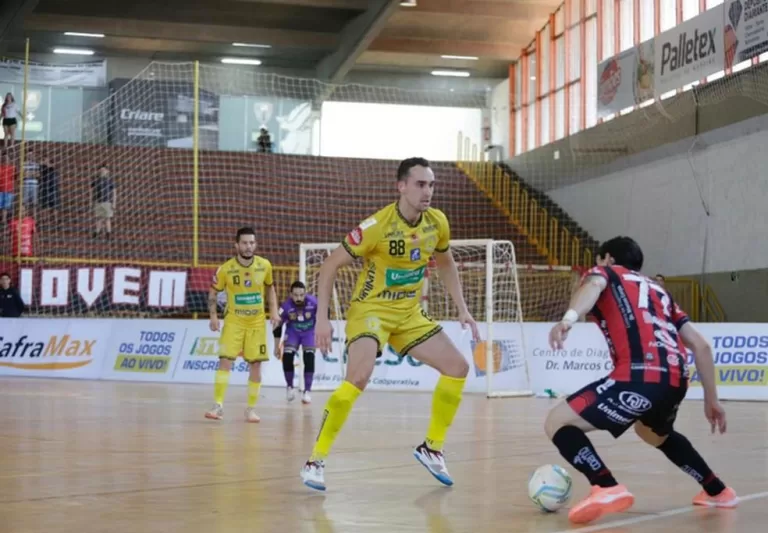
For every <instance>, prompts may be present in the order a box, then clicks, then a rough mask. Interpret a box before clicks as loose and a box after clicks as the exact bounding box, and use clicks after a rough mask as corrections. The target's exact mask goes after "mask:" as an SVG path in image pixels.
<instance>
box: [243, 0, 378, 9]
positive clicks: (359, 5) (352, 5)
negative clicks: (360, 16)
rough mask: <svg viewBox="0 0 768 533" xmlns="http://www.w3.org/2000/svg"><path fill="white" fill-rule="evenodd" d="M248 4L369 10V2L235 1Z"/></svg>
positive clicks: (328, 0)
mask: <svg viewBox="0 0 768 533" xmlns="http://www.w3.org/2000/svg"><path fill="white" fill-rule="evenodd" d="M234 1H235V2H243V3H247V4H255V3H259V4H277V5H281V6H302V7H321V8H328V9H357V10H360V11H363V10H365V9H367V8H368V4H369V2H368V0H234Z"/></svg>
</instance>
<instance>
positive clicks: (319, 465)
mask: <svg viewBox="0 0 768 533" xmlns="http://www.w3.org/2000/svg"><path fill="white" fill-rule="evenodd" d="M324 471H325V461H307V462H306V464H305V465H304V467H303V468H302V469H301V480H302V481H303V482H304V484H305V485H306V486H307V487H309V488H310V489H315V490H325V474H324Z"/></svg>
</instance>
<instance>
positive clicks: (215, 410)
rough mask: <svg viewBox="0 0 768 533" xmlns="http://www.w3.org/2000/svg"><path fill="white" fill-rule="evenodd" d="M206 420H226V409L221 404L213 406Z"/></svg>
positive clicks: (206, 414)
mask: <svg viewBox="0 0 768 533" xmlns="http://www.w3.org/2000/svg"><path fill="white" fill-rule="evenodd" d="M205 418H208V419H210V420H221V419H222V418H224V407H223V406H222V405H221V404H220V403H215V404H213V407H211V410H210V411H207V412H206V413H205Z"/></svg>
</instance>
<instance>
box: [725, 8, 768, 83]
mask: <svg viewBox="0 0 768 533" xmlns="http://www.w3.org/2000/svg"><path fill="white" fill-rule="evenodd" d="M723 13H724V15H725V21H724V24H723V25H724V27H725V33H724V39H725V68H732V67H733V66H734V65H737V64H739V63H741V62H742V61H746V60H747V59H751V58H753V57H757V56H759V55H760V54H762V53H763V52H765V51H768V0H726V2H725V8H724V11H723Z"/></svg>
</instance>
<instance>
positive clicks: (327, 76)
mask: <svg viewBox="0 0 768 533" xmlns="http://www.w3.org/2000/svg"><path fill="white" fill-rule="evenodd" d="M369 4H370V5H369V7H368V9H367V10H366V11H365V13H363V14H362V15H359V16H358V17H356V18H355V19H354V20H352V21H351V22H349V24H347V25H346V26H345V28H344V29H343V30H342V31H341V35H340V37H339V45H338V47H337V48H336V50H335V51H334V52H333V53H332V54H329V55H328V56H326V57H325V58H324V59H323V60H322V61H321V62H320V64H319V65H318V66H317V77H318V78H319V79H321V80H323V81H327V82H329V83H339V82H341V81H342V80H343V79H344V77H345V76H346V75H347V73H348V72H349V71H350V70H351V69H352V67H353V66H354V64H355V62H356V61H357V58H358V57H359V56H360V54H362V53H363V52H365V50H366V49H367V48H368V47H369V46H370V44H371V43H372V42H373V40H374V39H375V38H376V37H377V36H378V35H379V33H380V32H381V30H382V29H383V28H384V26H385V25H386V23H387V21H388V20H389V17H391V16H392V14H393V13H394V12H395V11H396V10H397V8H398V7H399V0H370V1H369Z"/></svg>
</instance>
